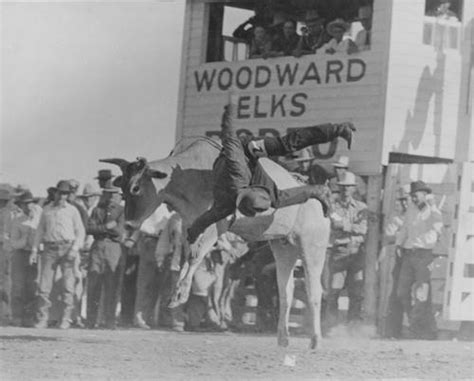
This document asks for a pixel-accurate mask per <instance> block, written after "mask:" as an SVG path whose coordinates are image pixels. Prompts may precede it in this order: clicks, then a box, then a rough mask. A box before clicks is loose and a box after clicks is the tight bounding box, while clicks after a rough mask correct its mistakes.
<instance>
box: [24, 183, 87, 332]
mask: <svg viewBox="0 0 474 381" xmlns="http://www.w3.org/2000/svg"><path fill="white" fill-rule="evenodd" d="M70 193H71V186H70V184H69V182H68V181H67V180H61V181H59V182H58V184H57V186H56V193H55V199H54V202H53V203H51V204H49V205H47V206H45V208H44V210H43V213H42V215H41V218H40V222H39V225H38V229H37V231H36V235H35V239H34V243H33V245H32V249H31V254H30V263H36V262H37V259H38V248H39V246H40V244H41V243H42V244H43V245H44V251H43V253H42V254H41V267H40V278H39V279H40V280H39V285H38V306H37V323H36V324H35V328H46V327H47V325H48V317H49V307H50V306H51V301H50V293H51V290H52V287H53V281H54V276H55V272H56V268H57V267H58V266H59V267H60V268H61V273H62V278H61V288H62V289H61V296H62V301H63V303H64V310H63V314H62V318H61V321H60V324H59V328H61V329H67V328H69V326H70V324H71V313H72V310H73V308H74V292H75V284H76V279H75V262H76V259H77V258H78V256H79V249H80V248H81V247H82V245H83V242H84V237H85V231H84V225H83V224H82V220H81V216H80V214H79V212H78V210H77V208H75V207H74V206H72V205H71V204H69V202H68V201H67V200H68V197H69V194H70Z"/></svg>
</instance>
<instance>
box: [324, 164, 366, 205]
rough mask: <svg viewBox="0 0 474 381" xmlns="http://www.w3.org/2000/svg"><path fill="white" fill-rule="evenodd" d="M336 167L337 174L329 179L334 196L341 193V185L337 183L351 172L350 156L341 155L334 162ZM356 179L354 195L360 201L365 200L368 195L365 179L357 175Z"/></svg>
mask: <svg viewBox="0 0 474 381" xmlns="http://www.w3.org/2000/svg"><path fill="white" fill-rule="evenodd" d="M333 167H334V173H335V176H333V177H332V178H331V180H330V181H329V187H330V188H331V191H332V192H333V198H337V196H338V194H339V190H340V187H339V186H338V185H337V183H338V182H339V181H341V180H342V179H344V177H345V176H346V173H348V172H349V170H348V169H349V157H348V156H341V157H339V160H338V161H337V162H335V163H333ZM355 179H356V184H357V185H356V190H355V192H354V194H353V195H352V197H354V199H356V200H358V201H365V200H366V196H367V185H366V184H365V181H364V180H363V179H362V177H360V176H358V175H355Z"/></svg>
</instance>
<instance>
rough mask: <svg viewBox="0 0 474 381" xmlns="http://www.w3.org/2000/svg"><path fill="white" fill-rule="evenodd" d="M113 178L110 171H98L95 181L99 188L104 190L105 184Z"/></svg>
mask: <svg viewBox="0 0 474 381" xmlns="http://www.w3.org/2000/svg"><path fill="white" fill-rule="evenodd" d="M113 177H114V175H113V174H112V171H111V170H110V169H99V172H98V173H97V176H96V180H97V182H98V183H99V187H100V188H105V187H106V186H107V182H108V181H109V180H111V179H112V178H113Z"/></svg>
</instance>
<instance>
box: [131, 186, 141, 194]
mask: <svg viewBox="0 0 474 381" xmlns="http://www.w3.org/2000/svg"><path fill="white" fill-rule="evenodd" d="M139 192H140V187H139V186H138V185H134V186H133V187H132V191H131V193H132V194H135V195H136V194H138V193H139Z"/></svg>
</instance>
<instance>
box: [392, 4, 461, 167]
mask: <svg viewBox="0 0 474 381" xmlns="http://www.w3.org/2000/svg"><path fill="white" fill-rule="evenodd" d="M424 7H425V1H424V0H398V1H394V2H393V13H392V31H391V39H390V55H389V69H388V81H387V89H388V90H387V103H386V115H385V133H384V147H383V163H386V162H387V160H388V154H389V153H390V152H402V153H408V154H413V155H424V156H434V157H443V158H454V156H455V151H456V131H457V126H458V107H459V100H460V92H459V89H460V81H461V62H462V59H461V55H460V51H459V50H439V49H435V48H434V47H433V46H429V45H423V20H424Z"/></svg>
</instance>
